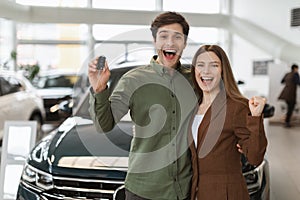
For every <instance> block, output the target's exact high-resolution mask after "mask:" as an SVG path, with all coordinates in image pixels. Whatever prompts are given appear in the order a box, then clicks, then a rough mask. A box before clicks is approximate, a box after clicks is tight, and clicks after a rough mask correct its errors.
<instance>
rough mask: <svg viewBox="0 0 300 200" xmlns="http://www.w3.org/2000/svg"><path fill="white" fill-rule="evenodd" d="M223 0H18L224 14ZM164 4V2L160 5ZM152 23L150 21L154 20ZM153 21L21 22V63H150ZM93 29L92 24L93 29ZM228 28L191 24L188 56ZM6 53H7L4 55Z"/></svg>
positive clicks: (55, 65)
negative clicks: (97, 59) (96, 60)
mask: <svg viewBox="0 0 300 200" xmlns="http://www.w3.org/2000/svg"><path fill="white" fill-rule="evenodd" d="M220 1H221V0H210V1H205V0H185V1H184V3H182V1H180V0H161V1H159V0H147V1H140V0H126V1H125V0H109V1H107V0H72V1H71V0H43V1H39V0H17V1H16V2H17V3H19V4H24V5H34V6H51V7H89V6H91V7H93V8H101V9H122V10H157V9H162V10H171V11H177V12H195V13H218V12H219V11H220ZM156 4H159V5H156ZM149 23H150V22H149ZM149 27H150V24H149V25H145V26H136V25H135V26H133V25H114V24H105V25H104V24H94V25H91V26H90V27H89V25H87V24H23V23H19V24H17V32H16V33H17V53H18V54H17V55H18V56H17V64H18V65H28V64H29V65H33V64H37V63H38V64H39V65H40V67H41V69H42V70H47V69H61V68H64V69H70V70H78V69H79V68H81V67H82V66H83V65H86V62H87V61H88V60H90V59H91V58H92V57H95V56H98V55H102V54H105V55H106V56H107V58H108V61H111V62H114V63H122V62H126V61H143V62H148V61H149V59H150V57H151V56H152V55H153V54H154V53H155V49H154V48H153V43H152V41H153V39H152V35H151V32H150V29H149ZM89 28H90V29H89ZM222 34H223V32H222V30H220V29H218V28H205V27H201V28H199V27H198V28H196V27H191V29H190V34H189V40H188V43H189V45H188V47H187V48H186V51H185V52H184V55H183V56H184V57H185V58H188V59H190V58H191V57H192V55H193V53H194V52H195V51H196V49H198V48H199V45H200V44H203V43H219V44H220V43H222V39H223V36H222ZM1 55H2V54H1Z"/></svg>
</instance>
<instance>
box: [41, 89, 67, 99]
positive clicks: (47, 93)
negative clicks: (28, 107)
mask: <svg viewBox="0 0 300 200" xmlns="http://www.w3.org/2000/svg"><path fill="white" fill-rule="evenodd" d="M37 91H38V94H39V95H40V96H41V97H43V98H44V99H49V98H62V97H65V96H71V95H72V94H73V88H68V87H59V88H46V89H38V90H37Z"/></svg>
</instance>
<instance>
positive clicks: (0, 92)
mask: <svg viewBox="0 0 300 200" xmlns="http://www.w3.org/2000/svg"><path fill="white" fill-rule="evenodd" d="M23 90H24V89H23V88H22V85H21V83H20V82H19V81H18V80H17V79H15V78H13V77H10V76H2V77H0V110H1V112H0V139H2V137H3V128H4V122H5V121H7V120H26V119H27V118H28V117H27V115H28V114H27V113H28V111H27V109H30V108H28V107H27V104H28V103H27V100H26V94H25V93H24V92H23Z"/></svg>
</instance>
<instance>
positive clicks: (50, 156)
mask: <svg viewBox="0 0 300 200" xmlns="http://www.w3.org/2000/svg"><path fill="white" fill-rule="evenodd" d="M120 66H122V67H119V68H111V77H110V81H109V83H108V85H109V91H110V92H112V90H113V89H114V87H115V86H116V84H117V82H118V80H119V79H120V77H121V76H122V75H123V74H124V73H126V72H127V71H129V70H130V69H133V68H135V67H139V66H140V65H134V64H133V63H129V64H128V63H127V64H122V65H120ZM187 73H188V68H187ZM83 80H86V78H84V79H83ZM82 85H84V87H86V85H85V84H81V86H82ZM80 91H84V93H83V94H82V95H80V96H81V98H80V99H79V98H78V99H76V101H75V102H74V104H73V106H74V107H73V116H72V117H69V118H68V119H67V120H66V121H64V122H63V123H62V124H61V125H60V126H59V127H58V128H57V129H55V130H53V131H52V132H51V133H50V134H48V135H47V136H46V137H45V138H43V140H42V141H41V142H40V143H39V144H37V145H36V146H35V147H34V148H33V150H32V151H31V154H30V156H29V157H28V159H27V162H26V164H25V166H24V170H23V173H22V176H21V180H20V184H19V188H18V193H17V199H18V200H23V199H31V200H37V199H109V200H113V199H114V200H124V199H125V194H124V180H125V177H126V172H127V167H128V154H129V150H130V144H131V139H132V135H133V123H132V122H131V120H130V118H128V117H127V116H125V117H123V119H122V120H121V121H120V122H119V123H118V125H117V126H115V128H114V129H113V130H112V131H110V132H109V133H106V134H101V133H98V132H97V131H96V129H95V126H94V124H93V121H92V120H91V118H90V115H89V113H88V108H89V90H88V89H86V88H82V89H80ZM271 108H272V106H271ZM270 111H272V109H265V112H270ZM266 116H270V114H266ZM241 162H242V165H243V167H242V171H243V174H244V177H245V180H246V182H247V186H248V191H249V194H250V196H251V200H269V193H270V184H269V165H268V162H267V160H264V162H263V163H261V164H260V165H259V166H252V165H250V164H249V163H248V162H247V159H245V158H244V157H242V158H241Z"/></svg>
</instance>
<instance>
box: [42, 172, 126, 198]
mask: <svg viewBox="0 0 300 200" xmlns="http://www.w3.org/2000/svg"><path fill="white" fill-rule="evenodd" d="M53 183H54V187H53V189H51V190H48V191H47V192H43V196H44V197H45V198H46V199H49V200H51V199H81V200H82V199H92V200H123V199H125V191H124V181H116V180H94V179H81V178H79V179H77V178H61V177H59V178H58V177H53Z"/></svg>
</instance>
